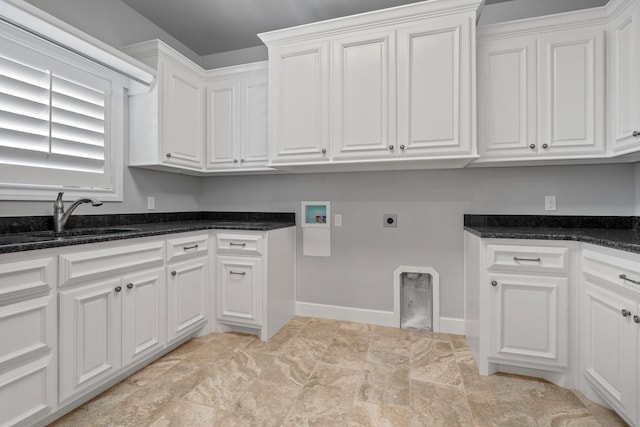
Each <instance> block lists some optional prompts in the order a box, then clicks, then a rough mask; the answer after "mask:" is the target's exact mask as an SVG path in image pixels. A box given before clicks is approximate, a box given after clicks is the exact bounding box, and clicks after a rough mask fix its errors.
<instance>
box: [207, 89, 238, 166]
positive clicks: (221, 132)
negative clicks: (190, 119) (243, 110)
mask: <svg viewBox="0 0 640 427" xmlns="http://www.w3.org/2000/svg"><path fill="white" fill-rule="evenodd" d="M238 91H239V83H238V81H237V80H234V79H227V80H224V81H221V82H216V83H211V84H209V85H208V86H207V169H209V170H211V169H229V168H232V167H234V166H236V165H237V164H238V162H239V156H240V153H239V150H238V149H237V148H236V147H237V146H238V145H239V144H240V134H239V133H240V123H239V121H240V102H239V101H240V99H239V93H238Z"/></svg>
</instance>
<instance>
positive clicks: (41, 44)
mask: <svg viewBox="0 0 640 427" xmlns="http://www.w3.org/2000/svg"><path fill="white" fill-rule="evenodd" d="M0 43H1V44H2V45H4V46H12V48H13V49H15V48H19V49H27V50H28V51H29V53H28V55H34V54H35V55H40V56H41V57H42V60H43V61H49V62H50V63H51V64H52V67H51V68H52V71H53V73H54V74H56V70H60V69H62V70H63V71H62V72H58V73H57V74H58V75H60V76H62V77H69V74H70V70H71V74H73V73H81V74H84V75H87V74H88V75H90V77H97V78H99V79H103V80H105V81H107V82H108V83H109V84H110V96H107V97H106V98H105V102H106V106H105V147H104V157H105V164H104V176H105V179H104V182H105V183H106V185H104V186H100V187H89V186H82V185H78V186H75V185H74V186H69V185H62V184H52V185H49V184H45V182H46V177H47V175H55V172H53V171H54V170H49V171H47V170H46V169H42V170H38V169H39V168H35V167H29V166H10V165H7V164H0V200H20V201H41V200H46V201H49V200H53V199H55V197H56V195H57V193H58V192H60V191H64V193H65V199H67V198H69V199H74V198H78V197H81V196H93V197H96V198H98V199H100V200H101V201H107V202H109V201H114V202H115V201H118V202H120V201H122V200H123V178H124V176H123V175H124V170H123V169H124V138H125V135H124V133H125V103H126V101H127V87H128V79H127V78H126V77H125V76H123V75H121V74H120V73H118V72H116V71H113V70H110V69H107V68H106V67H103V66H101V65H99V64H97V63H94V62H92V61H90V60H88V59H86V58H83V57H81V56H79V55H76V54H74V53H73V52H70V51H68V50H66V49H63V48H61V47H59V46H57V45H55V44H53V43H50V42H48V41H46V40H44V39H41V38H39V37H36V36H34V35H32V34H29V33H27V32H26V31H24V30H21V29H19V28H16V27H13V26H11V25H9V24H7V23H4V22H2V23H0ZM7 50H9V48H7ZM1 52H2V48H0V53H1ZM25 56H26V55H25ZM16 59H20V58H16ZM25 62H26V61H25ZM57 67H60V68H57ZM3 167H5V168H7V170H8V169H9V168H11V169H12V170H17V169H21V168H23V170H24V173H25V174H31V173H41V174H42V176H43V177H44V178H45V179H43V183H42V184H27V183H16V182H6V179H7V175H4V176H3V174H2V170H1V169H2V168H3ZM48 172H49V173H48ZM62 173H65V174H67V175H70V174H77V176H78V182H82V175H83V172H75V171H68V173H67V172H65V171H62Z"/></svg>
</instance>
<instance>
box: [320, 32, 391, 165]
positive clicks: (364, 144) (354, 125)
mask: <svg viewBox="0 0 640 427" xmlns="http://www.w3.org/2000/svg"><path fill="white" fill-rule="evenodd" d="M395 44H396V42H395V32H394V31H384V32H373V33H371V32H368V33H363V34H358V35H356V36H350V37H348V38H340V39H337V40H334V41H333V42H332V45H331V50H332V55H333V62H332V64H333V65H332V67H333V70H332V81H331V90H332V101H331V129H332V138H331V139H332V146H331V153H332V155H333V158H334V159H336V160H340V159H351V158H380V157H389V156H393V157H395V155H396V150H397V149H396V147H395V145H396V126H395V124H396V120H395V111H396V103H395V93H396V90H395V65H396V56H395Z"/></svg>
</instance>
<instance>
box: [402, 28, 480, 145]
mask: <svg viewBox="0 0 640 427" xmlns="http://www.w3.org/2000/svg"><path fill="white" fill-rule="evenodd" d="M472 28H473V29H475V23H474V21H473V22H472V19H471V18H470V17H466V16H456V17H442V18H432V19H429V20H425V21H424V22H423V23H422V24H420V25H414V26H411V27H401V28H399V29H398V31H397V38H398V120H399V121H398V144H400V145H401V146H402V145H404V147H405V149H404V150H401V151H400V154H401V155H402V154H403V153H404V154H405V155H414V156H430V155H438V154H441V155H446V154H471V153H472V151H473V149H474V144H475V138H474V134H475V132H474V130H473V129H472V128H473V121H472V115H473V114H475V94H474V93H472V91H474V90H475V74H474V73H473V70H474V69H475V67H473V65H472V63H471V60H472V58H473V57H474V54H473V52H472V51H471V39H472V35H471V31H472Z"/></svg>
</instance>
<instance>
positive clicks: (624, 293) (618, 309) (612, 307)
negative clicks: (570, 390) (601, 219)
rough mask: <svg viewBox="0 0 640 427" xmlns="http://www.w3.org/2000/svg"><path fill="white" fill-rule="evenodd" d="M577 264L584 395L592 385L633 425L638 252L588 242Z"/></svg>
mask: <svg viewBox="0 0 640 427" xmlns="http://www.w3.org/2000/svg"><path fill="white" fill-rule="evenodd" d="M634 258H635V259H634ZM582 263H583V303H582V308H583V314H582V324H583V331H582V346H581V355H582V360H581V365H582V366H581V371H582V373H583V376H584V380H586V382H587V383H588V385H589V386H590V389H587V390H585V391H586V394H587V396H589V394H588V392H589V391H590V390H594V391H595V392H596V393H597V394H598V396H599V397H600V398H601V399H603V400H605V401H606V402H607V403H608V404H609V405H611V407H613V408H614V409H615V410H616V412H618V413H619V414H620V415H621V416H622V417H623V418H624V419H625V421H627V422H628V423H629V424H631V425H639V424H640V420H639V419H638V417H639V416H640V414H639V413H638V410H639V406H640V403H639V402H638V393H639V391H638V388H639V387H640V381H639V380H638V373H639V371H638V369H639V365H640V357H639V356H638V346H639V339H640V285H639V284H638V283H636V282H640V256H638V255H635V256H634V255H633V254H627V253H625V254H623V253H622V252H621V251H608V250H603V249H601V248H595V247H594V248H589V249H585V250H583V256H582ZM622 276H624V277H625V278H626V279H624V278H623V277H622ZM634 281H635V282H634Z"/></svg>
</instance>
